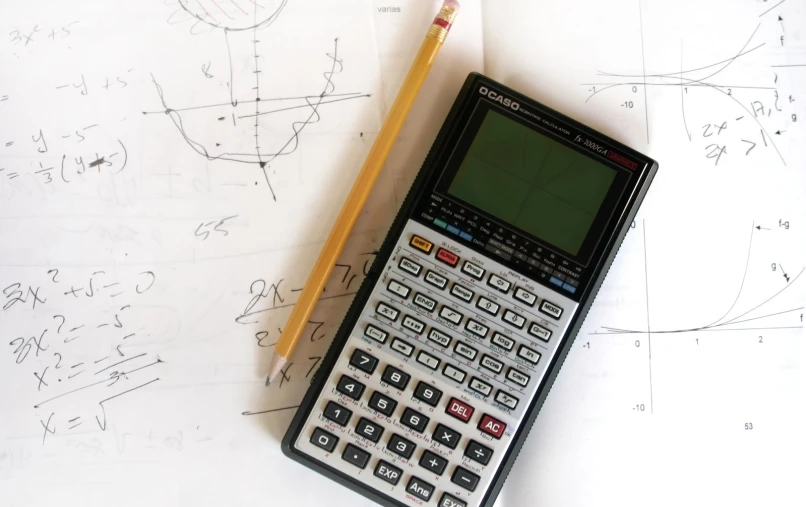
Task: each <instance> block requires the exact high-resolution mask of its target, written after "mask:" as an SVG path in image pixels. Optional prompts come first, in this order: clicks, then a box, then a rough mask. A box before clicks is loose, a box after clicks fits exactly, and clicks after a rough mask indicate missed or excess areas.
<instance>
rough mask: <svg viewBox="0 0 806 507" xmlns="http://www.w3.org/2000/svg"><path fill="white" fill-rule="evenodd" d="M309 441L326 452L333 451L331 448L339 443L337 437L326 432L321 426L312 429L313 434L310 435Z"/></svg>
mask: <svg viewBox="0 0 806 507" xmlns="http://www.w3.org/2000/svg"><path fill="white" fill-rule="evenodd" d="M311 443H312V444H313V445H315V446H316V447H319V448H320V449H324V450H326V451H327V452H333V449H335V448H336V444H338V443H339V437H337V436H336V435H333V434H332V433H328V432H327V431H325V430H323V429H322V428H316V429H315V430H313V435H311Z"/></svg>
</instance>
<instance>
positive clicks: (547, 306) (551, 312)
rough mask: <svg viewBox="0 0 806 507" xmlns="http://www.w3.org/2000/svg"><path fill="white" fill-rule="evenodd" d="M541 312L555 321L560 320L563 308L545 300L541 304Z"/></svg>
mask: <svg viewBox="0 0 806 507" xmlns="http://www.w3.org/2000/svg"><path fill="white" fill-rule="evenodd" d="M540 311H541V312H543V313H545V314H546V315H548V316H549V317H551V318H553V319H559V318H560V315H562V314H563V309H562V308H560V307H559V306H557V305H555V304H554V303H552V302H551V301H546V300H545V299H544V300H543V302H542V303H540Z"/></svg>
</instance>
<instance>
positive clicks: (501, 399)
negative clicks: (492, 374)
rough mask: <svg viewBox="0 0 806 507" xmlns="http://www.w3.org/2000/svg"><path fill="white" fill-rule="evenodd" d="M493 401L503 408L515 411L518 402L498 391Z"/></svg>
mask: <svg viewBox="0 0 806 507" xmlns="http://www.w3.org/2000/svg"><path fill="white" fill-rule="evenodd" d="M495 401H497V402H498V403H500V404H501V405H504V406H505V407H508V408H510V409H512V410H515V407H517V406H518V401H520V400H518V398H516V397H514V396H511V395H509V394H507V393H505V392H504V391H501V390H500V389H499V390H498V392H496V393H495Z"/></svg>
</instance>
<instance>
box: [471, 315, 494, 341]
mask: <svg viewBox="0 0 806 507" xmlns="http://www.w3.org/2000/svg"><path fill="white" fill-rule="evenodd" d="M465 329H467V330H468V331H470V332H471V333H473V334H474V335H476V336H478V337H479V338H485V337H486V336H487V332H488V331H489V330H490V328H488V327H487V326H485V325H484V324H482V323H481V322H476V321H475V320H473V319H467V322H465Z"/></svg>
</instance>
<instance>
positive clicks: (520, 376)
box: [507, 367, 532, 387]
mask: <svg viewBox="0 0 806 507" xmlns="http://www.w3.org/2000/svg"><path fill="white" fill-rule="evenodd" d="M531 378H532V377H530V376H529V375H527V374H525V373H523V372H522V371H520V370H516V369H515V368H512V367H510V368H509V369H508V370H507V380H511V381H513V382H515V383H516V384H518V385H519V386H523V387H526V384H528V383H529V379H531Z"/></svg>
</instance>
